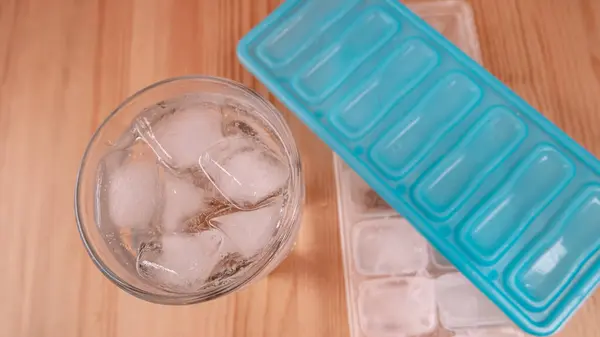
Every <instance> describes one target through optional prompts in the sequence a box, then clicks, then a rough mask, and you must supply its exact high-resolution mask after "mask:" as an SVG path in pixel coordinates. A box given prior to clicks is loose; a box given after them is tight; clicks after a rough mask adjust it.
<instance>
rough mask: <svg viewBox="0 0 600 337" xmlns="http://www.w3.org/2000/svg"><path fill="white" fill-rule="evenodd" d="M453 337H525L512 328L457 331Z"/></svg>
mask: <svg viewBox="0 0 600 337" xmlns="http://www.w3.org/2000/svg"><path fill="white" fill-rule="evenodd" d="M454 337H525V333H523V332H522V331H519V330H517V329H516V328H512V327H496V328H482V329H472V330H464V331H457V332H456V334H455V335H454Z"/></svg>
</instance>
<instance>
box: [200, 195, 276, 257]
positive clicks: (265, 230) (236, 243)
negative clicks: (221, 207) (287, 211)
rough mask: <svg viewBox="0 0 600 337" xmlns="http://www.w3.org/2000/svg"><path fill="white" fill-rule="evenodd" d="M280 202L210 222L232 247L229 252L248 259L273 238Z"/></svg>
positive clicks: (231, 214) (224, 216)
mask: <svg viewBox="0 0 600 337" xmlns="http://www.w3.org/2000/svg"><path fill="white" fill-rule="evenodd" d="M281 208H282V200H281V198H279V199H277V200H274V201H273V202H272V203H271V204H269V205H267V206H265V207H262V208H259V209H257V210H253V211H237V212H234V213H230V214H227V215H223V216H220V217H217V218H214V219H212V220H211V224H212V225H213V226H215V227H217V228H219V229H220V230H221V231H222V232H223V233H225V235H226V236H227V238H229V239H230V240H231V242H232V243H233V245H232V246H231V247H228V248H227V250H229V252H233V251H235V252H238V253H240V254H241V255H242V256H244V257H247V258H250V257H252V256H254V255H256V254H258V253H260V251H261V249H263V248H264V247H266V245H267V244H268V243H269V240H270V239H271V238H272V237H273V235H274V233H275V229H276V228H277V225H278V223H279V219H280V217H281Z"/></svg>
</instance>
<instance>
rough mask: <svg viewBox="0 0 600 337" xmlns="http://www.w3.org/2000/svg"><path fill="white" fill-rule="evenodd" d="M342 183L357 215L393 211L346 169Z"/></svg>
mask: <svg viewBox="0 0 600 337" xmlns="http://www.w3.org/2000/svg"><path fill="white" fill-rule="evenodd" d="M344 173H345V175H346V179H344V180H345V181H344V183H345V184H348V187H349V189H350V201H351V202H352V206H353V208H354V209H356V211H358V212H359V213H381V212H385V213H390V214H394V213H395V211H394V210H393V209H392V208H391V207H390V206H389V205H388V204H387V203H386V202H385V201H384V200H383V199H382V198H381V197H380V196H379V194H377V192H375V191H374V190H373V189H372V188H371V187H370V186H369V185H368V184H367V183H366V182H365V181H364V180H363V179H362V178H361V177H360V176H359V175H358V174H356V172H354V171H353V170H352V169H350V168H348V169H347V170H346V172H344Z"/></svg>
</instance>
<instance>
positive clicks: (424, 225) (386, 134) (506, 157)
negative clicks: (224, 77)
mask: <svg viewBox="0 0 600 337" xmlns="http://www.w3.org/2000/svg"><path fill="white" fill-rule="evenodd" d="M238 55H239V57H240V59H241V61H242V62H243V64H244V65H245V66H246V67H247V68H248V69H249V70H250V71H251V72H253V73H254V74H255V75H256V76H257V77H258V78H259V79H260V80H261V81H262V82H263V83H264V84H265V85H266V86H267V87H268V88H269V89H270V90H271V91H272V92H273V93H274V94H275V95H276V96H277V97H278V98H279V99H280V100H281V101H282V102H283V103H284V104H286V105H287V106H288V107H289V108H290V110H292V111H293V112H294V113H295V114H296V115H297V116H298V117H299V118H300V119H301V120H302V121H303V122H304V123H306V124H307V125H308V126H309V127H310V128H311V129H312V130H313V131H314V132H315V133H316V134H317V135H318V136H319V137H321V138H322V139H323V140H324V141H325V142H326V143H327V144H328V145H329V146H330V147H331V148H332V149H333V150H334V151H335V152H337V153H338V154H339V155H340V156H341V157H342V158H343V159H344V161H345V162H347V163H348V164H349V166H350V167H352V169H354V170H355V171H356V172H358V174H359V175H360V176H361V177H362V178H364V180H365V181H366V182H367V183H368V184H369V185H370V186H371V187H373V189H374V190H375V191H376V192H377V193H378V194H379V195H381V196H382V197H383V198H384V199H385V201H387V203H389V204H390V205H391V206H392V207H393V208H394V209H396V210H397V211H399V212H400V213H401V214H403V215H404V216H406V218H407V219H409V220H410V222H411V223H412V224H413V225H414V226H415V228H417V229H418V231H419V232H420V233H422V234H423V235H424V236H425V237H426V238H427V239H428V240H429V241H430V242H431V244H432V245H433V246H434V247H435V248H437V249H438V250H439V251H440V252H441V253H442V254H443V256H445V257H446V258H447V259H448V260H450V261H451V262H452V263H453V264H454V265H455V266H456V267H457V268H458V269H459V270H460V271H461V272H462V273H463V274H464V275H465V276H466V277H467V278H468V279H469V280H471V281H472V282H473V283H474V284H475V285H476V286H477V287H478V288H479V289H480V290H481V291H483V293H485V294H486V295H487V296H488V297H489V298H490V299H491V300H492V301H493V302H494V303H496V304H497V305H498V306H499V307H500V308H501V309H502V310H503V311H504V313H505V314H506V315H508V316H509V317H510V318H511V319H512V320H513V321H514V322H515V323H516V324H517V325H519V326H520V327H521V328H522V329H523V330H525V331H527V332H529V333H532V334H536V335H548V334H551V333H553V332H555V331H556V330H557V329H558V328H560V327H561V326H562V324H563V323H564V322H565V321H566V320H567V319H568V318H569V317H570V316H571V315H572V314H573V312H574V311H575V310H576V308H577V307H578V306H580V305H581V303H582V302H583V301H584V299H585V298H586V297H587V296H589V294H590V293H591V291H592V290H593V289H594V288H595V286H596V285H597V283H598V281H599V277H600V273H599V272H598V268H599V267H600V264H598V261H597V258H598V250H599V249H598V248H600V239H599V238H600V235H598V231H599V230H600V228H599V227H598V225H597V224H598V222H599V221H600V220H598V219H600V178H599V174H600V172H599V171H600V163H599V162H598V160H597V159H595V158H594V157H593V156H592V155H590V154H589V153H588V152H587V151H585V150H584V149H583V148H582V147H581V146H579V145H578V144H577V143H576V142H574V141H573V140H572V139H571V138H569V137H568V136H567V135H566V134H564V133H563V132H562V131H561V130H560V129H558V128H557V127H556V126H555V125H553V124H552V123H551V122H550V121H548V120H547V119H545V118H544V117H543V116H542V115H541V114H540V113H539V112H537V111H535V110H534V109H533V108H532V107H530V106H529V105H528V104H527V103H526V102H524V101H523V100H522V99H521V98H519V97H518V96H517V95H515V94H514V93H513V92H512V91H510V89H508V88H507V87H506V86H504V85H503V84H502V83H501V82H500V81H498V80H497V79H496V78H495V77H494V76H492V75H491V74H490V73H488V72H487V71H486V70H485V69H484V68H482V67H481V66H479V65H478V64H477V63H476V62H475V61H473V60H472V59H470V58H469V57H468V56H467V55H466V54H464V53H463V52H461V51H460V50H459V49H458V48H457V47H455V46H454V45H453V44H452V43H451V42H449V41H448V40H446V39H445V38H444V37H443V36H442V35H440V34H439V33H437V32H436V31H435V29H433V28H432V27H430V26H429V25H427V24H426V23H425V22H424V21H422V20H421V19H419V18H418V16H416V15H415V14H414V13H412V12H411V11H410V10H409V9H408V8H406V7H405V6H404V5H402V4H400V3H398V2H397V1H395V0H328V1H320V0H305V1H299V0H290V1H287V2H285V3H284V4H283V5H281V6H280V7H279V8H278V9H276V10H275V11H274V12H273V13H272V14H271V15H270V16H269V17H268V18H266V19H265V20H264V21H263V22H262V23H260V24H259V25H258V26H257V27H255V28H254V29H253V30H252V31H251V32H250V33H249V34H248V35H246V37H244V38H243V39H242V40H241V41H240V44H239V45H238Z"/></svg>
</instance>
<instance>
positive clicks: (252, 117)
mask: <svg viewBox="0 0 600 337" xmlns="http://www.w3.org/2000/svg"><path fill="white" fill-rule="evenodd" d="M221 111H222V113H223V134H224V135H225V136H230V137H252V138H254V139H256V140H258V141H260V142H261V143H263V144H265V145H266V146H267V147H269V148H270V149H272V150H273V151H275V152H277V153H278V154H281V152H280V151H279V150H280V149H279V146H278V141H277V137H276V136H275V135H274V134H273V133H272V132H269V130H273V127H272V126H271V125H270V124H269V123H268V122H267V120H265V119H264V118H261V114H260V113H259V112H257V111H256V109H255V108H254V107H252V106H249V105H246V104H242V103H240V102H234V101H231V100H225V102H224V103H223V105H222V106H221Z"/></svg>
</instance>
